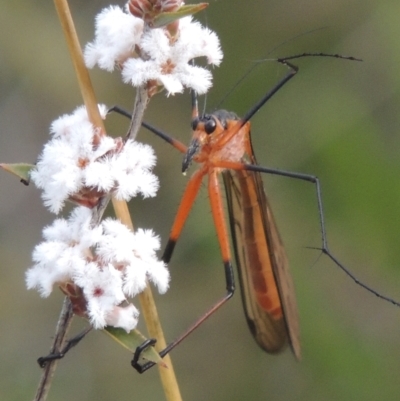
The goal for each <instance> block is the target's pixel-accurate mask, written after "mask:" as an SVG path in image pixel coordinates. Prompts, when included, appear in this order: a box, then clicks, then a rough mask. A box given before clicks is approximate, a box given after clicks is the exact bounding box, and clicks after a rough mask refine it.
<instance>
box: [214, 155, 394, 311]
mask: <svg viewBox="0 0 400 401" xmlns="http://www.w3.org/2000/svg"><path fill="white" fill-rule="evenodd" d="M218 166H219V167H224V168H229V169H232V170H248V171H257V172H259V173H267V174H273V175H280V176H283V177H289V178H294V179H297V180H302V181H307V182H311V183H312V184H314V185H315V190H316V195H317V203H318V215H319V224H320V230H321V242H322V245H321V248H314V249H318V250H320V251H321V252H322V253H324V254H325V255H327V256H328V257H329V259H331V260H332V261H333V262H334V263H335V264H336V265H337V266H338V267H339V268H340V269H341V270H342V271H343V272H344V273H345V274H346V275H347V276H349V277H350V278H351V279H352V280H353V281H354V282H355V283H356V284H358V285H359V286H361V287H362V288H364V289H365V290H367V291H368V292H370V293H372V294H374V295H375V296H377V297H378V298H380V299H383V300H384V301H387V302H390V303H392V304H393V305H396V306H400V302H398V301H396V300H394V299H392V298H390V297H387V296H385V295H382V294H380V293H379V292H377V291H376V290H374V289H373V288H371V287H370V286H368V285H367V284H365V283H363V282H361V281H360V280H359V279H358V278H357V277H356V276H354V274H353V273H351V271H350V270H349V269H348V268H347V267H346V266H345V265H344V264H343V263H341V262H340V261H339V260H338V259H337V258H336V257H335V256H334V255H333V254H332V252H331V251H330V250H329V247H328V240H327V235H326V229H325V217H324V212H323V205H322V192H321V184H320V181H319V179H318V178H317V177H316V176H314V175H311V174H303V173H296V172H293V171H286V170H279V169H275V168H268V167H261V166H258V165H253V164H242V163H234V162H223V161H221V162H220V163H218Z"/></svg>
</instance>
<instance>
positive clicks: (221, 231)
mask: <svg viewBox="0 0 400 401" xmlns="http://www.w3.org/2000/svg"><path fill="white" fill-rule="evenodd" d="M208 194H209V197H210V203H211V211H212V215H213V219H214V224H215V227H216V229H217V236H218V241H219V244H220V247H221V252H222V258H223V262H224V271H225V282H226V294H225V295H224V296H223V297H222V298H221V299H220V300H219V301H218V302H216V303H215V304H214V305H213V306H212V307H211V308H210V309H209V310H207V312H206V313H205V314H204V315H203V316H201V317H200V318H199V319H198V320H197V321H196V322H195V323H193V324H192V325H191V326H190V327H189V328H188V329H187V330H186V331H185V332H184V333H183V334H182V335H181V336H179V337H178V338H177V339H176V340H174V341H173V342H172V343H170V344H168V346H167V347H166V348H164V349H163V350H162V351H161V352H160V356H161V357H163V356H165V355H166V354H168V353H169V352H170V351H171V350H172V349H173V348H175V347H176V346H177V345H178V344H180V343H181V342H182V341H183V340H184V339H185V338H186V337H187V336H188V335H189V334H191V333H192V332H193V331H194V330H195V329H196V328H197V327H199V326H200V325H201V324H202V323H203V322H204V321H205V320H206V319H208V318H209V317H210V316H211V315H212V314H213V313H214V312H216V311H217V310H218V309H219V308H220V307H221V306H222V305H223V304H225V302H226V301H228V300H229V299H230V298H231V297H232V295H233V293H234V291H235V279H234V274H233V267H232V261H231V255H230V247H229V237H228V232H227V229H226V224H225V219H224V211H223V205H222V199H221V191H220V187H219V183H218V175H217V172H216V171H215V170H212V171H211V172H210V173H209V184H208ZM182 203H183V202H182ZM178 215H179V211H178V214H177V218H176V219H175V221H176V220H178ZM174 227H175V224H174ZM178 228H180V227H178ZM175 242H176V241H171V239H170V241H169V242H168V244H171V245H170V246H168V245H167V248H166V252H164V255H165V254H166V253H167V255H168V256H169V257H170V256H171V254H172V250H173V248H174V245H175ZM167 250H168V251H167ZM164 260H165V259H164ZM154 344H155V341H154V339H151V340H147V341H146V342H144V343H143V344H142V345H140V346H139V347H138V348H137V349H136V351H135V354H134V356H133V359H132V362H131V364H132V366H133V367H134V368H135V369H136V370H137V371H138V372H139V373H143V372H145V371H146V370H148V369H150V368H151V367H152V366H154V362H148V363H145V364H139V362H138V361H139V358H140V354H141V353H142V352H143V350H144V349H146V348H147V347H148V346H152V345H154Z"/></svg>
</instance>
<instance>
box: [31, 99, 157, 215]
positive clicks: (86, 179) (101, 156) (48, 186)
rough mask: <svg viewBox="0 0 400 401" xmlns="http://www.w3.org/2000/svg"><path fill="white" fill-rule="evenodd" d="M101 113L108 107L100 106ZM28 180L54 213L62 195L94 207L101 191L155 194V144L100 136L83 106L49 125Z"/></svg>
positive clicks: (127, 196) (126, 197) (124, 194)
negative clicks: (45, 142)
mask: <svg viewBox="0 0 400 401" xmlns="http://www.w3.org/2000/svg"><path fill="white" fill-rule="evenodd" d="M99 109H100V111H101V114H102V116H103V117H104V118H105V114H106V107H105V106H104V105H99ZM50 131H51V134H52V136H53V138H52V139H51V140H50V141H49V142H48V143H47V144H46V145H45V147H44V150H43V152H42V154H41V155H40V157H39V161H38V163H37V168H36V170H34V171H33V172H32V174H31V178H32V181H33V182H34V183H35V184H36V185H37V186H38V187H39V188H41V189H42V190H43V194H42V197H43V200H44V203H45V205H46V206H48V207H49V209H50V210H51V211H52V212H54V213H58V212H59V211H60V210H61V209H62V207H63V206H64V203H65V201H66V200H71V201H75V202H76V203H78V204H80V205H85V206H87V207H94V206H96V205H97V203H98V201H99V199H100V198H101V197H102V196H104V195H105V194H108V193H110V194H112V195H114V196H115V197H116V198H117V199H123V200H126V201H128V200H130V199H131V198H132V197H133V196H136V195H137V194H138V193H141V194H142V195H143V196H144V197H149V196H154V195H155V194H156V192H157V189H158V179H157V177H156V176H155V175H153V174H152V173H151V171H150V170H151V169H152V168H153V167H154V164H155V160H156V158H155V155H154V152H153V149H152V148H151V147H150V146H148V145H144V144H141V143H138V142H135V141H133V140H128V141H127V142H126V143H124V142H123V141H122V139H121V138H111V137H110V136H107V135H104V134H103V135H101V133H99V132H98V131H97V130H96V129H95V128H94V127H93V125H92V124H91V123H90V122H89V120H88V117H87V114H86V109H85V107H80V108H78V109H76V110H75V111H74V112H73V114H71V115H64V116H62V117H60V118H59V119H57V120H56V121H54V122H53V124H52V125H51V129H50Z"/></svg>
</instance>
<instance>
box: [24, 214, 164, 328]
mask: <svg viewBox="0 0 400 401" xmlns="http://www.w3.org/2000/svg"><path fill="white" fill-rule="evenodd" d="M90 221H91V211H90V209H87V208H85V207H78V208H76V209H75V210H74V211H73V212H72V214H71V215H70V217H69V218H68V220H65V219H57V220H55V221H54V222H53V224H52V225H51V226H48V227H46V228H45V229H44V230H43V237H44V240H45V241H44V242H42V243H41V244H39V245H37V246H36V247H35V249H34V252H33V260H34V262H35V265H34V266H33V267H31V268H30V269H29V270H28V271H27V274H26V281H27V286H28V288H29V289H32V288H37V289H38V290H39V292H40V293H41V295H42V296H44V297H47V296H49V295H50V293H51V292H52V289H53V287H54V286H55V285H57V286H60V288H61V289H62V290H63V292H64V293H66V294H67V295H68V296H69V297H70V299H71V302H72V304H73V306H74V312H75V313H77V314H79V315H81V316H85V317H87V318H89V319H90V321H91V323H92V325H93V326H94V327H95V328H103V327H105V326H106V325H111V326H115V327H122V328H124V329H125V330H126V331H130V330H132V329H134V328H135V327H136V324H137V319H138V315H139V312H138V310H137V309H136V307H135V306H134V305H133V304H131V303H128V302H127V299H128V298H129V297H133V296H135V295H137V294H138V293H139V292H141V291H143V289H144V288H145V286H146V279H149V280H150V281H151V282H152V283H154V284H155V285H156V286H157V288H158V290H159V292H160V293H164V292H165V291H166V290H167V289H168V284H169V272H168V270H167V269H166V267H165V265H164V263H163V262H161V261H159V260H158V259H157V257H156V251H157V250H158V249H159V247H160V241H159V238H158V237H157V236H155V235H154V233H153V232H152V231H151V230H141V229H139V230H137V231H136V232H135V233H132V232H131V231H130V230H129V229H128V228H127V227H126V226H124V225H123V224H122V223H120V222H118V221H116V220H113V219H106V220H104V221H103V222H102V223H101V224H100V225H98V226H96V227H91V224H90Z"/></svg>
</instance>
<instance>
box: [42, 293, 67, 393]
mask: <svg viewBox="0 0 400 401" xmlns="http://www.w3.org/2000/svg"><path fill="white" fill-rule="evenodd" d="M73 316H74V314H73V312H72V305H71V302H70V301H69V299H68V297H65V298H64V303H63V306H62V309H61V312H60V317H59V318H58V323H57V328H56V334H55V336H54V341H53V345H52V346H51V348H50V354H57V353H59V352H60V351H61V350H62V349H63V347H64V343H65V338H66V336H67V332H68V330H69V328H70V326H71V322H72V318H73ZM57 363H58V359H53V360H51V361H48V362H47V363H46V366H45V367H44V368H43V374H42V377H41V379H40V382H39V386H38V389H37V391H36V395H35V398H34V401H44V400H46V398H47V395H48V393H49V391H50V386H51V381H52V378H53V375H54V372H55V370H56V368H57Z"/></svg>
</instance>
